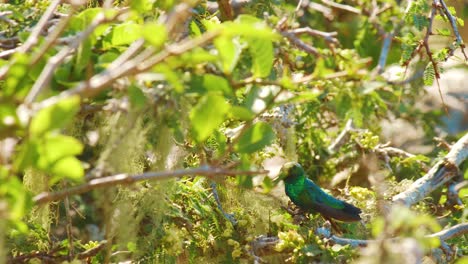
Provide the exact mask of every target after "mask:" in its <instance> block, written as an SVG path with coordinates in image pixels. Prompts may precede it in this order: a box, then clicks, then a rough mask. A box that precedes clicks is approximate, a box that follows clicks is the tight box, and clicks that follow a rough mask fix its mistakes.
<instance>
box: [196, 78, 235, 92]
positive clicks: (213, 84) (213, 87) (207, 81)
mask: <svg viewBox="0 0 468 264" xmlns="http://www.w3.org/2000/svg"><path fill="white" fill-rule="evenodd" d="M203 86H204V87H205V89H206V90H207V91H209V92H216V91H221V92H222V93H223V94H224V95H228V96H232V95H233V92H232V88H231V85H229V83H228V81H227V80H226V79H224V78H223V77H220V76H217V75H213V74H205V75H203Z"/></svg>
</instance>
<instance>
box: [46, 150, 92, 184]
mask: <svg viewBox="0 0 468 264" xmlns="http://www.w3.org/2000/svg"><path fill="white" fill-rule="evenodd" d="M50 173H51V175H52V177H51V179H50V181H49V182H50V184H54V183H56V182H58V181H60V180H62V179H64V178H67V179H71V180H75V181H80V180H82V179H83V176H84V169H83V165H81V162H80V161H79V160H78V159H77V158H75V157H72V156H69V157H65V158H63V159H60V160H58V161H57V162H55V163H54V164H53V165H52V167H51V168H50Z"/></svg>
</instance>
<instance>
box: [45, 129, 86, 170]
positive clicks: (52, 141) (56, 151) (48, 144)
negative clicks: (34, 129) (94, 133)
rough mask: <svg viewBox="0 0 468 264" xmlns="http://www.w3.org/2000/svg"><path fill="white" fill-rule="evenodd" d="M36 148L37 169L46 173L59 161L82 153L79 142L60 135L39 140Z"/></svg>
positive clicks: (81, 146) (81, 145)
mask: <svg viewBox="0 0 468 264" xmlns="http://www.w3.org/2000/svg"><path fill="white" fill-rule="evenodd" d="M37 146H38V151H39V157H38V160H37V167H38V168H39V169H41V170H44V171H48V170H49V169H50V168H51V167H53V166H54V164H55V163H57V162H58V161H59V160H61V159H63V158H68V157H69V156H74V155H78V154H81V152H82V151H83V144H81V142H80V141H79V140H77V139H75V138H73V137H70V136H65V135H60V134H56V135H47V136H46V137H45V138H41V139H39V140H38V144H37Z"/></svg>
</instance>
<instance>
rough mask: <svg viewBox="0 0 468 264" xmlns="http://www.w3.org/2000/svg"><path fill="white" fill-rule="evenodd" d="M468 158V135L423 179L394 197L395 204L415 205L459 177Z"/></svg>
mask: <svg viewBox="0 0 468 264" xmlns="http://www.w3.org/2000/svg"><path fill="white" fill-rule="evenodd" d="M467 158H468V133H466V134H465V135H464V136H463V137H462V138H461V139H460V140H458V142H457V143H455V144H454V145H453V146H452V149H451V150H450V152H449V153H448V154H447V155H446V156H445V158H444V159H443V160H441V161H439V162H437V164H436V165H434V166H433V167H432V168H431V169H430V170H429V172H428V173H427V174H426V175H424V176H423V177H421V178H419V179H418V180H416V181H415V182H414V183H413V184H412V185H411V186H410V187H409V188H408V189H407V190H406V191H404V192H402V193H399V194H397V195H395V196H394V197H393V202H395V203H402V204H404V205H406V206H410V205H413V204H415V203H417V202H419V201H421V200H422V199H424V197H426V196H427V195H428V194H429V193H431V192H432V191H434V190H436V189H437V188H439V187H440V186H441V185H443V184H444V183H446V182H448V181H449V180H451V179H452V178H453V177H455V176H456V175H458V173H459V171H458V167H459V166H460V165H461V164H462V162H463V161H465V160H466V159H467Z"/></svg>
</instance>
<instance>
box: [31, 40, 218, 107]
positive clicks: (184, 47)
mask: <svg viewBox="0 0 468 264" xmlns="http://www.w3.org/2000/svg"><path fill="white" fill-rule="evenodd" d="M219 33H220V32H219V31H209V32H206V33H204V34H203V35H201V36H200V37H198V38H195V39H191V38H186V39H185V40H183V41H182V42H180V43H176V44H172V45H169V46H168V47H167V48H166V49H164V50H163V51H161V52H160V53H158V54H156V55H154V56H152V57H149V58H147V56H137V57H136V58H134V59H131V60H128V61H125V62H123V63H122V64H121V65H119V67H113V68H110V69H107V70H105V71H103V72H101V73H99V74H96V75H94V76H93V77H92V78H91V79H90V80H85V81H82V82H80V83H79V84H77V85H76V86H75V87H74V88H72V89H70V90H66V91H63V92H61V93H60V94H58V95H56V96H53V97H50V98H48V99H46V100H44V101H41V102H39V103H36V104H34V105H33V107H32V110H33V112H36V111H39V110H40V109H43V108H45V107H48V106H51V105H54V104H56V103H57V102H59V101H61V100H63V99H65V98H68V97H71V96H73V95H79V96H81V97H91V96H94V95H95V94H98V93H99V92H101V91H102V90H104V89H105V88H107V87H108V85H109V84H111V83H112V82H113V81H115V80H117V79H119V78H122V77H125V76H128V75H131V74H137V73H140V72H144V71H147V70H149V69H151V68H152V67H153V66H155V65H156V64H158V63H161V62H163V61H164V60H166V59H167V58H169V57H172V56H174V55H180V54H182V53H184V52H187V51H189V50H191V49H193V48H195V47H199V46H203V45H205V44H207V43H208V42H210V41H211V40H212V39H214V38H215V37H216V36H217V35H219ZM122 55H124V54H122ZM140 55H141V54H140ZM148 55H151V54H148ZM138 58H140V59H138Z"/></svg>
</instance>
